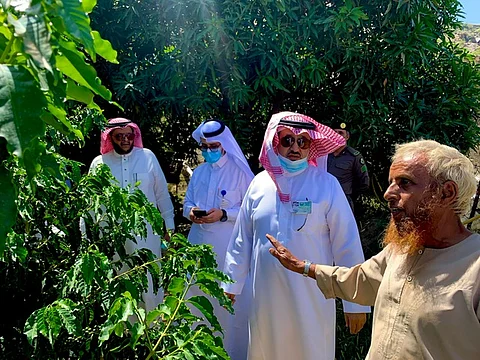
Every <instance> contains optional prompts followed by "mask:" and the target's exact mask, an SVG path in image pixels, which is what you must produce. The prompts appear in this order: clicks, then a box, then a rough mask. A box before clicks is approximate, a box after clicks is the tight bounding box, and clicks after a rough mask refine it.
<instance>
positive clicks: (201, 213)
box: [193, 209, 207, 218]
mask: <svg viewBox="0 0 480 360" xmlns="http://www.w3.org/2000/svg"><path fill="white" fill-rule="evenodd" d="M193 215H195V217H198V218H199V217H202V216H207V211H206V210H198V209H193Z"/></svg>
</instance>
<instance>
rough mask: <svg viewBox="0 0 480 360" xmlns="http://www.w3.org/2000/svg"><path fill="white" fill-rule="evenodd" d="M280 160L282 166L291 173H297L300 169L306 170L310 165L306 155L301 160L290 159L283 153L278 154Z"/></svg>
mask: <svg viewBox="0 0 480 360" xmlns="http://www.w3.org/2000/svg"><path fill="white" fill-rule="evenodd" d="M278 160H279V161H280V165H281V166H282V168H283V169H284V170H286V171H288V172H289V173H295V172H297V171H300V170H305V169H306V168H307V167H308V160H307V158H306V157H304V158H303V159H300V160H295V161H294V160H290V159H287V158H286V157H283V156H282V155H278Z"/></svg>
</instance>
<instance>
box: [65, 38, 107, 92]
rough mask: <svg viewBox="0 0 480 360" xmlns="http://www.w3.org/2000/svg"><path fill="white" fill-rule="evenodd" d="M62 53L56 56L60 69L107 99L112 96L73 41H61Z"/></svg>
mask: <svg viewBox="0 0 480 360" xmlns="http://www.w3.org/2000/svg"><path fill="white" fill-rule="evenodd" d="M60 48H61V52H62V54H61V55H57V56H56V64H57V68H58V70H60V71H61V72H62V73H63V74H64V75H66V76H68V77H69V78H71V79H72V80H75V81H76V82H77V83H78V84H80V85H82V86H85V87H86V88H88V89H90V90H92V91H93V92H94V93H95V94H98V95H100V96H101V97H103V98H104V99H105V100H110V99H111V98H112V93H111V92H110V91H109V90H108V89H107V88H106V87H105V86H103V85H102V84H101V82H100V79H99V78H98V77H97V72H96V71H95V69H94V68H93V66H91V65H89V64H87V63H86V62H85V57H84V56H83V54H82V53H80V52H79V51H78V50H77V49H76V48H75V45H74V44H73V43H67V42H65V41H62V42H60Z"/></svg>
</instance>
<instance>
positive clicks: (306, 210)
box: [292, 200, 312, 215]
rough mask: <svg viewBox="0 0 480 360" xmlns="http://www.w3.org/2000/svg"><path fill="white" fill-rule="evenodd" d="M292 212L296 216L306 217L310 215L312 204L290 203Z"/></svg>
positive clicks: (302, 202) (309, 202) (308, 202)
mask: <svg viewBox="0 0 480 360" xmlns="http://www.w3.org/2000/svg"><path fill="white" fill-rule="evenodd" d="M292 212H293V213H294V214H298V215H307V214H311V213H312V202H311V201H310V200H307V201H292Z"/></svg>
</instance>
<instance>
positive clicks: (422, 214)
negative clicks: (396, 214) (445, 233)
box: [383, 203, 435, 255]
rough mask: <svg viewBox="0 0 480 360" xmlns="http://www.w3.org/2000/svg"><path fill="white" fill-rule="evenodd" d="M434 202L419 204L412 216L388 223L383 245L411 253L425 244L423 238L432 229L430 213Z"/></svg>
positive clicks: (402, 252)
mask: <svg viewBox="0 0 480 360" xmlns="http://www.w3.org/2000/svg"><path fill="white" fill-rule="evenodd" d="M434 207H435V204H434V203H430V204H422V205H419V207H418V208H417V210H416V211H415V215H414V216H413V217H409V216H407V217H405V218H403V219H401V220H400V221H398V222H396V221H395V220H393V218H392V219H391V220H390V223H389V224H388V227H387V230H386V232H385V237H384V239H383V245H384V246H386V245H389V244H390V246H392V247H393V249H394V250H395V252H397V253H400V254H406V255H413V254H414V253H416V252H417V251H418V250H420V249H422V248H423V247H424V246H425V239H426V238H427V236H428V235H429V234H428V233H430V234H431V232H432V230H433V226H432V215H433V209H434Z"/></svg>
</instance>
